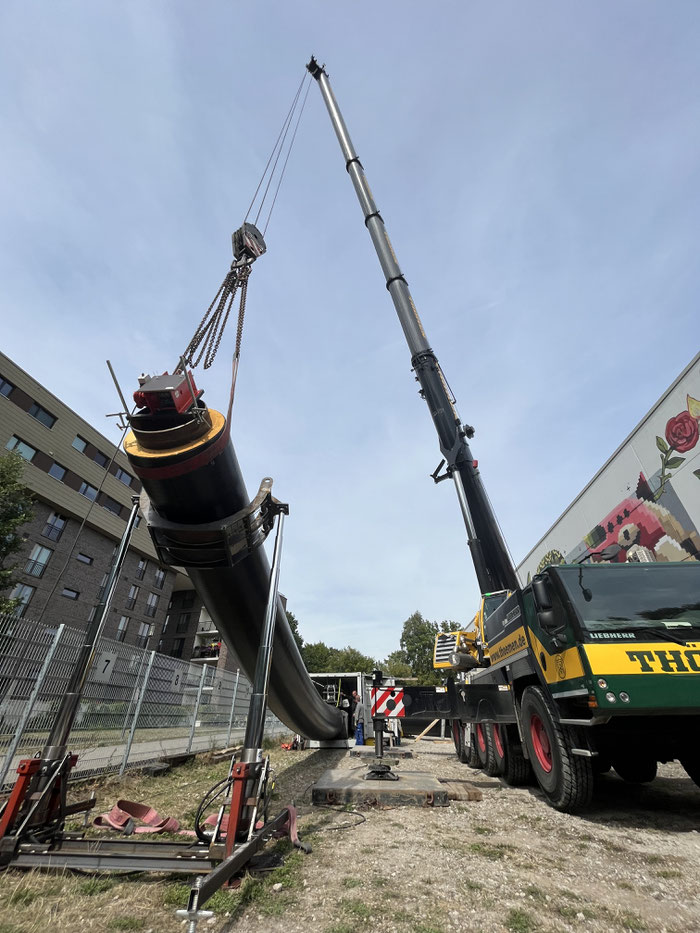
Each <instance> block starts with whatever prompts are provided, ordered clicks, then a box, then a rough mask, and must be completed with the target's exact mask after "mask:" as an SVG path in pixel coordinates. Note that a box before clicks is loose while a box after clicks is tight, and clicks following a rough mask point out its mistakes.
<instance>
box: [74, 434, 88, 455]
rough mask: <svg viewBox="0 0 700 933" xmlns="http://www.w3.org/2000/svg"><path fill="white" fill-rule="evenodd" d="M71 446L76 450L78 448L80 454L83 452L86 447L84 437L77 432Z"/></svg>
mask: <svg viewBox="0 0 700 933" xmlns="http://www.w3.org/2000/svg"><path fill="white" fill-rule="evenodd" d="M71 447H75V449H76V450H79V451H80V453H81V454H84V453H85V448H86V447H87V441H86V440H85V438H83V437H81V436H80V435H79V434H76V436H75V438H74V439H73V443H72V444H71Z"/></svg>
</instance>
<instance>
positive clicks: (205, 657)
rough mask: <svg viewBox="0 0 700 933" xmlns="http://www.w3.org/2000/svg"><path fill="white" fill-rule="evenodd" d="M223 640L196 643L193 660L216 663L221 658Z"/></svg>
mask: <svg viewBox="0 0 700 933" xmlns="http://www.w3.org/2000/svg"><path fill="white" fill-rule="evenodd" d="M220 650H221V642H218V641H216V642H212V641H209V642H205V643H204V644H203V645H195V646H194V650H193V652H192V657H191V658H190V660H191V661H195V662H202V663H207V662H208V663H209V664H216V663H217V661H218V660H219V652H220Z"/></svg>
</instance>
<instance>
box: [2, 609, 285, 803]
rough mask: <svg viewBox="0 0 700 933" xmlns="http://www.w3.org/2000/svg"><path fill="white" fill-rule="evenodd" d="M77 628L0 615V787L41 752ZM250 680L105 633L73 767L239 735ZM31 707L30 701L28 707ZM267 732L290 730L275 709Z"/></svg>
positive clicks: (114, 765)
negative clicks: (22, 762) (25, 760)
mask: <svg viewBox="0 0 700 933" xmlns="http://www.w3.org/2000/svg"><path fill="white" fill-rule="evenodd" d="M82 640H83V633H82V632H80V631H77V630H75V629H70V628H68V627H67V626H61V628H60V630H59V629H55V628H50V627H48V626H42V625H37V624H36V623H35V622H31V621H29V620H27V619H17V618H15V617H14V616H0V787H2V786H3V785H4V786H8V785H10V784H11V783H13V781H14V775H15V769H16V765H17V763H18V761H19V760H20V759H21V758H28V757H32V756H34V755H36V754H38V753H40V752H41V750H42V748H43V746H44V744H45V742H46V739H47V738H48V735H49V732H50V730H51V726H52V724H53V721H54V719H55V716H56V713H57V711H58V708H59V705H60V702H61V699H62V697H63V695H64V694H65V691H66V687H67V684H68V681H69V678H70V674H71V672H72V670H73V666H74V664H75V661H76V659H77V657H78V652H79V649H80V646H81V644H82ZM250 695H251V685H250V682H249V681H248V680H247V678H246V677H245V676H244V675H243V674H242V673H238V672H236V671H227V670H221V671H219V670H217V669H216V668H215V667H214V666H213V665H203V664H202V662H201V661H200V662H196V661H195V662H189V661H183V660H181V659H179V658H171V657H168V656H166V655H161V654H156V653H155V652H151V651H148V650H146V649H142V648H135V647H133V646H131V645H125V644H123V643H122V642H118V641H115V640H113V639H110V638H101V639H100V641H99V644H98V647H97V652H96V655H95V662H94V664H93V667H92V670H91V671H90V675H89V677H88V682H87V685H86V688H85V692H84V695H83V697H82V700H81V703H80V706H79V709H78V714H77V716H76V719H75V723H74V724H73V729H72V731H71V735H70V740H69V746H70V750H71V751H76V752H78V754H79V759H78V766H77V768H76V772H75V773H76V774H80V775H81V776H85V775H87V774H98V773H101V772H107V771H117V770H123V768H124V767H127V766H129V767H134V766H138V765H142V764H145V763H147V762H150V761H155V760H157V759H159V758H161V757H163V756H173V755H178V754H184V753H186V752H187V751H188V749H190V750H191V751H193V752H199V751H203V750H205V749H209V748H217V747H218V748H220V747H222V746H224V745H226V744H230V743H238V742H240V741H241V740H242V739H243V735H244V730H245V724H246V717H247V715H248V709H249V706H250ZM30 705H31V708H30ZM265 729H266V734H267V735H281V734H285V733H288V732H289V729H288V728H287V727H286V726H285V725H284V724H283V723H281V722H280V720H279V719H277V718H276V717H275V716H273V715H272V714H270V713H268V715H267V718H266V726H265Z"/></svg>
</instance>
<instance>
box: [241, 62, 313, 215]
mask: <svg viewBox="0 0 700 933" xmlns="http://www.w3.org/2000/svg"><path fill="white" fill-rule="evenodd" d="M305 80H306V73H305V74H304V77H303V78H302V79H301V81H300V82H299V87H298V88H297V92H296V94H295V95H294V100H293V101H292V106H291V107H290V108H289V112H288V113H287V116H286V117H285V120H284V122H283V123H282V128H281V129H280V131H279V135H278V136H277V141H276V142H275V145H274V146H273V147H272V152H271V153H270V157H269V159H268V160H267V165H266V166H265V170H264V171H263V173H262V175H261V176H260V181H259V182H258V187H257V188H256V189H255V194H254V195H253V199H252V201H251V202H250V205H249V207H248V210H247V211H246V214H245V217H244V218H243V222H244V223H245V221H246V220H247V219H248V216H249V215H250V212H251V211H252V209H253V205H254V204H255V199H256V198H257V196H258V192H259V191H260V188H261V187H262V184H263V182H264V181H265V176H266V175H267V170H268V169H269V167H270V163H271V162H272V159H273V158H274V155H275V152H276V151H277V147H278V145H279V143H280V139H281V138H282V134H283V133H284V128H285V125H286V124H287V123H288V121H289V118H290V116H291V114H292V113H293V111H294V106H295V104H296V102H297V100H298V99H299V94H300V93H301V89H302V86H303V84H304V81H305Z"/></svg>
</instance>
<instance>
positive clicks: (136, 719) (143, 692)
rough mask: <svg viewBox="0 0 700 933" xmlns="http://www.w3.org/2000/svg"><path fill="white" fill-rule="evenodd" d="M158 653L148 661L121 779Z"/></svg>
mask: <svg viewBox="0 0 700 933" xmlns="http://www.w3.org/2000/svg"><path fill="white" fill-rule="evenodd" d="M155 657H156V653H155V651H151V656H150V658H149V659H148V665H147V667H146V674H145V676H144V678H143V686H142V687H141V693H140V694H139V699H138V702H137V704H136V709H135V710H134V718H133V720H132V723H131V731H130V732H129V741H128V742H127V743H126V748H125V749H124V757H123V758H122V766H121V768H120V769H119V777H121V776H122V774H124V771H125V770H126V765H127V762H128V761H129V755H130V753H131V743H132V742H133V741H134V733H135V732H136V724H137V723H138V721H139V716H140V715H141V704H142V703H143V699H144V697H145V696H146V687H147V686H148V678H149V677H150V676H151V668H152V667H153V662H154V660H155Z"/></svg>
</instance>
